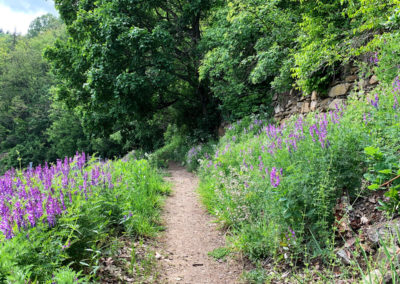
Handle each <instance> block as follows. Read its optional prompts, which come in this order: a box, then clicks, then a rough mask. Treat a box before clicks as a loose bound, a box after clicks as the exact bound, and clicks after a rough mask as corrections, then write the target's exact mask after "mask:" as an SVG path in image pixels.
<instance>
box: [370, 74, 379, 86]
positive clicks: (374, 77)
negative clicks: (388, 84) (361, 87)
mask: <svg viewBox="0 0 400 284" xmlns="http://www.w3.org/2000/svg"><path fill="white" fill-rule="evenodd" d="M369 84H370V85H375V84H378V77H376V75H373V76H372V77H371V79H369Z"/></svg>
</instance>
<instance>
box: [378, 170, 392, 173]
mask: <svg viewBox="0 0 400 284" xmlns="http://www.w3.org/2000/svg"><path fill="white" fill-rule="evenodd" d="M379 173H381V174H391V173H392V170H391V169H386V170H381V171H379Z"/></svg>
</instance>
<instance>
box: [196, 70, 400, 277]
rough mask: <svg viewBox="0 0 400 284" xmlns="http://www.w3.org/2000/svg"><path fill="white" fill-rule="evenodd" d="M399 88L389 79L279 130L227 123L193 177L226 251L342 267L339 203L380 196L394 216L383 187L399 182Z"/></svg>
mask: <svg viewBox="0 0 400 284" xmlns="http://www.w3.org/2000/svg"><path fill="white" fill-rule="evenodd" d="M399 86H400V82H399V79H398V78H396V79H395V81H394V83H393V85H383V84H382V85H381V86H380V87H378V88H376V89H375V90H374V92H372V93H370V94H368V95H367V94H364V93H363V91H362V90H361V91H358V92H354V94H352V96H351V98H350V99H349V101H348V103H347V104H346V105H338V106H337V107H336V109H335V110H331V111H329V112H328V113H311V114H309V115H307V116H306V117H301V116H300V117H294V118H292V119H291V120H290V121H287V122H285V123H284V124H282V125H274V124H271V123H270V122H269V121H265V120H263V119H262V118H261V119H260V118H259V117H250V118H249V117H248V118H245V119H243V120H241V121H238V122H237V123H234V124H232V125H231V126H230V128H229V131H228V132H227V133H226V135H225V136H224V137H223V138H222V139H221V140H220V142H219V144H218V147H217V150H216V152H215V155H214V156H213V157H212V158H209V159H207V158H205V159H204V160H203V161H202V163H201V167H200V169H199V172H200V175H201V184H200V193H201V196H202V198H203V201H204V203H205V205H206V206H207V207H208V209H209V211H210V212H211V213H213V214H215V215H216V216H217V217H218V218H219V220H220V222H221V223H222V224H223V225H224V226H226V227H228V228H229V229H230V232H231V233H232V237H231V244H232V246H233V248H234V249H237V250H240V251H242V252H244V253H245V254H246V255H247V256H248V257H249V258H250V259H251V260H253V261H254V262H259V261H261V260H264V261H265V260H268V259H273V261H274V262H276V263H286V264H288V265H291V266H294V265H295V266H298V267H299V266H300V267H303V268H304V267H307V266H308V265H309V264H310V263H312V262H313V260H315V259H322V260H323V263H325V264H332V263H333V264H334V265H335V264H336V265H340V263H339V262H340V260H339V259H337V258H336V257H335V253H334V249H335V247H336V245H337V243H338V242H340V241H341V240H340V236H339V235H338V230H339V229H338V222H337V221H338V219H337V216H335V206H336V205H337V204H338V200H340V199H341V198H343V196H345V197H347V198H349V200H350V204H353V202H355V201H356V200H357V199H358V198H360V197H362V196H369V195H370V194H372V193H373V192H376V191H382V193H384V198H383V199H382V200H381V201H380V209H381V210H383V211H384V212H386V213H387V215H388V217H389V218H393V217H395V216H397V214H398V213H399V212H398V208H399V195H398V190H399V181H398V179H396V180H395V181H393V182H391V183H389V184H387V185H386V186H385V187H382V186H381V185H382V184H384V182H385V181H389V180H391V179H392V178H394V177H396V176H397V175H399V174H400V171H399V169H400V153H399V149H400V143H399V142H400V117H399V116H400V107H399V103H398V100H399V98H400V96H399ZM357 269H358V268H357ZM293 273H295V272H294V271H293ZM348 276H349V275H345V271H343V275H341V277H342V278H344V279H346V277H348Z"/></svg>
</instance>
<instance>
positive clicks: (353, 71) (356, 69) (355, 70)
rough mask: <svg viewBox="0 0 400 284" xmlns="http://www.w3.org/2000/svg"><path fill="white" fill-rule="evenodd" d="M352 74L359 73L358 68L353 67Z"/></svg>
mask: <svg viewBox="0 0 400 284" xmlns="http://www.w3.org/2000/svg"><path fill="white" fill-rule="evenodd" d="M350 72H351V74H356V73H357V72H358V68H357V67H352V68H351V69H350Z"/></svg>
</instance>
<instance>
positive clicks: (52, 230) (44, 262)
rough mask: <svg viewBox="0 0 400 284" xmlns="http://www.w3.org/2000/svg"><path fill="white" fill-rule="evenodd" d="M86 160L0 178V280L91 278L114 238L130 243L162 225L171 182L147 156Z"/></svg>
mask: <svg viewBox="0 0 400 284" xmlns="http://www.w3.org/2000/svg"><path fill="white" fill-rule="evenodd" d="M87 158H88V157H86V156H85V154H77V155H76V156H75V157H74V158H69V159H68V158H66V159H65V160H64V161H61V160H60V161H58V162H57V163H56V164H54V165H49V166H48V165H47V164H46V165H45V166H38V167H37V168H32V169H27V170H10V171H8V172H7V173H6V174H5V175H4V176H2V177H1V178H0V221H1V223H0V229H1V232H2V234H0V282H12V283H25V281H32V282H37V283H72V282H79V283H83V282H91V281H94V282H96V281H98V270H99V268H100V266H101V265H100V259H101V258H102V257H103V258H104V257H107V256H110V257H111V256H112V255H113V253H115V250H116V246H117V245H116V242H115V239H116V238H119V237H122V236H123V237H124V238H125V239H127V240H132V241H133V240H135V239H137V238H139V237H151V236H154V234H155V233H156V232H157V231H158V230H159V229H160V222H159V221H160V220H159V213H160V206H161V202H162V200H163V195H165V194H167V193H168V192H169V187H168V186H167V185H165V184H164V183H163V181H162V179H161V177H160V176H159V175H158V174H157V172H156V171H155V170H154V169H152V168H151V167H150V166H149V164H148V162H147V161H145V160H127V161H123V160H118V161H108V162H97V161H96V159H95V158H92V159H89V160H88V159H87ZM134 260H135V253H134V252H133V254H132V255H131V258H130V261H134Z"/></svg>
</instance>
